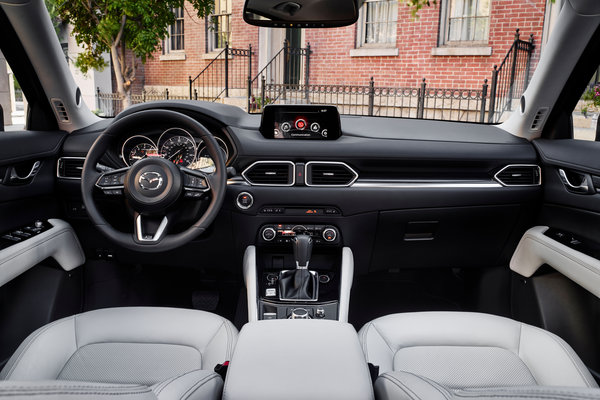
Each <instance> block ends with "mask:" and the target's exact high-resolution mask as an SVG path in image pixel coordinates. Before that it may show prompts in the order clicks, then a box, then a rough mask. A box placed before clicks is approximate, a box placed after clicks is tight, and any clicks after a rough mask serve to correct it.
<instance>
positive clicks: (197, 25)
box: [137, 0, 562, 105]
mask: <svg viewBox="0 0 600 400" xmlns="http://www.w3.org/2000/svg"><path fill="white" fill-rule="evenodd" d="M215 3H216V5H215V13H214V14H213V15H211V16H210V17H208V18H206V19H199V18H197V17H196V16H195V12H194V10H193V9H192V7H191V5H190V4H186V6H185V7H184V9H178V10H176V11H175V13H176V16H177V22H176V23H175V24H174V25H173V26H171V28H170V33H171V37H170V38H169V39H166V40H165V41H164V42H163V46H162V49H160V50H157V52H156V53H155V55H154V57H153V58H151V59H149V60H148V61H147V63H146V64H145V66H144V67H143V68H142V69H141V71H140V73H138V78H137V79H138V83H141V86H143V87H144V88H145V90H146V91H147V92H152V91H154V92H161V91H164V89H165V88H169V91H170V93H171V94H173V95H182V96H187V95H189V92H190V85H189V78H190V77H192V78H194V77H196V76H197V75H198V74H199V73H200V72H201V71H203V70H204V69H205V68H207V65H209V64H211V62H212V65H211V66H210V67H209V68H208V70H211V71H213V72H212V78H210V79H208V80H206V79H205V81H202V82H195V83H194V85H197V86H194V90H195V91H197V90H200V89H196V88H200V87H201V86H207V85H208V86H211V85H213V86H214V85H218V83H215V82H219V81H223V79H224V78H223V73H224V72H223V67H222V66H219V65H222V64H223V61H224V60H223V59H224V56H223V53H222V52H221V51H222V49H223V47H224V46H225V43H226V42H227V43H229V46H230V47H231V48H235V49H248V48H249V46H251V48H252V53H253V56H252V58H251V67H249V66H248V59H247V57H241V56H238V55H235V54H233V55H230V57H229V59H228V60H229V80H230V82H231V81H232V80H233V81H235V82H232V83H230V86H231V90H230V93H229V97H236V96H237V97H242V96H245V90H246V88H247V76H248V75H249V74H251V75H252V76H255V75H256V74H257V73H258V71H259V70H261V69H262V68H263V67H264V66H265V65H267V64H268V62H269V60H271V59H272V58H273V57H274V56H275V55H276V54H277V53H278V52H279V51H280V50H281V48H282V46H283V43H284V41H286V40H287V41H288V43H290V45H291V46H294V47H306V46H307V45H308V44H310V48H311V55H310V67H309V68H308V70H307V67H306V65H305V64H304V63H302V65H300V66H299V67H298V68H299V70H298V71H297V73H296V74H295V75H296V77H295V78H294V79H295V80H296V81H295V82H292V83H304V81H305V79H306V77H308V78H309V80H310V83H311V84H345V85H367V84H368V83H369V79H370V78H371V77H373V79H374V81H375V82H376V83H377V85H380V86H396V87H418V85H419V84H420V83H421V80H422V78H426V79H427V83H428V85H429V86H430V87H440V88H465V89H471V88H473V89H474V88H481V85H482V83H483V80H484V79H485V78H488V79H489V78H491V71H492V68H493V66H494V65H495V64H499V63H500V62H501V61H502V60H503V58H504V57H505V55H506V53H507V51H508V50H509V48H510V46H511V45H512V43H513V40H514V36H515V30H516V29H517V28H518V29H520V32H521V35H522V37H521V39H524V40H528V39H529V35H531V34H532V35H533V39H534V42H535V45H536V46H535V50H534V53H533V56H532V59H531V71H533V70H534V69H535V66H536V65H537V60H538V59H539V55H540V52H541V51H542V50H543V43H544V42H545V40H546V37H547V36H548V31H549V27H550V25H551V23H552V20H553V18H554V17H555V15H556V14H557V12H558V11H559V10H560V6H561V4H562V1H561V0H555V1H554V2H551V1H550V0H441V1H439V0H438V4H437V5H436V6H432V7H425V8H423V9H422V10H421V11H420V12H419V16H418V18H414V17H412V16H411V13H410V10H409V8H408V7H406V6H405V5H404V3H403V2H402V1H398V0H366V1H365V4H364V5H363V6H362V7H361V10H360V18H359V20H358V22H357V23H356V24H354V25H351V26H348V27H343V28H335V29H307V30H296V29H270V28H258V27H254V26H250V25H248V24H246V23H245V22H244V21H243V19H242V8H243V4H244V0H215ZM219 54H220V55H221V57H220V59H217V60H215V58H216V57H217V56H218V55H219ZM288 62H289V61H288ZM307 71H308V74H307ZM207 72H208V71H207ZM205 75H209V74H208V73H205ZM204 78H206V76H205V77H204ZM270 79H271V80H275V79H279V78H273V77H271V78H270ZM281 79H283V78H281ZM280 83H284V82H280ZM285 83H290V82H285ZM141 86H140V87H141ZM254 86H255V87H257V86H258V85H257V83H256V82H255V83H254ZM213 95H214V94H213ZM221 96H222V94H221ZM199 97H202V96H199ZM202 98H204V97H202ZM240 105H243V102H242V103H241V104H240Z"/></svg>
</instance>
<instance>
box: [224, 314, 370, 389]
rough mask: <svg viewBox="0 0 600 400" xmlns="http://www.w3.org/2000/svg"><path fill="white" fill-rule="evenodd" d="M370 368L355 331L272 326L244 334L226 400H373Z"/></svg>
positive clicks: (336, 325) (329, 325)
mask: <svg viewBox="0 0 600 400" xmlns="http://www.w3.org/2000/svg"><path fill="white" fill-rule="evenodd" d="M373 398H374V395H373V387H372V384H371V377H370V374H369V368H368V365H367V362H366V360H365V356H364V354H363V352H362V349H361V347H360V343H359V341H358V335H357V333H356V331H355V330H354V328H353V327H352V325H350V324H347V323H343V322H338V321H328V320H299V319H295V320H268V321H257V322H251V323H248V324H246V325H244V327H243V328H242V331H241V332H240V335H239V337H238V342H237V345H236V348H235V352H234V354H233V358H232V360H231V363H230V365H229V371H228V372H227V379H226V380H225V388H224V391H223V399H224V400H238V399H239V400H242V399H243V400H255V399H256V400H259V399H260V400H269V399H273V400H275V399H277V400H280V399H288V400H294V399H298V400H300V399H302V400H306V399H310V400H320V399H323V400H325V399H327V400H338V399H339V400H342V399H344V400H352V399H357V400H359V399H360V400H369V399H373Z"/></svg>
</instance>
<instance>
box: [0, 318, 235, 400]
mask: <svg viewBox="0 0 600 400" xmlns="http://www.w3.org/2000/svg"><path fill="white" fill-rule="evenodd" d="M236 340H237V330H236V328H235V327H234V326H233V325H232V324H231V323H230V322H229V321H227V320H226V319H224V318H222V317H220V316H218V315H215V314H211V313H207V312H203V311H196V310H184V309H176V308H151V307H127V308H111V309H103V310H96V311H91V312H87V313H84V314H79V315H75V316H71V317H67V318H64V319H61V320H58V321H55V322H53V323H51V324H48V325H46V326H44V327H42V328H40V329H38V330H37V331H35V332H34V333H32V334H31V335H30V336H29V337H28V338H27V339H26V340H25V341H24V342H23V343H22V344H21V346H20V347H19V348H18V349H17V351H16V352H15V354H14V355H13V356H12V357H11V358H10V360H9V361H8V363H7V364H6V366H5V367H4V369H3V370H2V372H0V380H10V381H57V380H59V381H64V382H77V381H79V382H88V383H89V382H94V383H106V384H112V385H128V384H133V385H143V386H144V387H150V386H152V389H153V390H154V391H156V392H157V394H158V398H179V397H177V396H175V397H172V396H171V395H174V393H179V392H182V391H183V393H188V395H191V394H194V393H195V394H196V395H198V396H199V397H197V398H205V399H211V398H219V397H220V393H221V391H222V387H223V380H222V379H221V377H220V376H219V375H218V374H215V373H214V372H213V369H214V367H215V365H217V364H219V363H222V362H224V361H227V360H230V359H231V356H232V353H233V348H234V346H235V342H236ZM160 393H162V395H161V394H160ZM202 393H204V394H203V395H202V396H200V395H201V394H202ZM207 393H208V394H207ZM196 395H193V396H191V397H189V398H196Z"/></svg>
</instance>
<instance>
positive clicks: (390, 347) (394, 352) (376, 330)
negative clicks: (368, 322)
mask: <svg viewBox="0 0 600 400" xmlns="http://www.w3.org/2000/svg"><path fill="white" fill-rule="evenodd" d="M373 329H375V332H377V334H378V335H379V336H381V338H382V339H383V341H384V343H385V344H386V345H387V347H388V348H389V349H390V351H391V352H392V357H393V356H394V355H395V354H396V352H397V351H398V350H394V349H393V348H392V346H391V345H390V344H389V342H388V341H387V339H386V338H385V336H383V335H382V334H381V332H379V329H377V327H376V326H375V324H373Z"/></svg>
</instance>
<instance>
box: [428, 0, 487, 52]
mask: <svg viewBox="0 0 600 400" xmlns="http://www.w3.org/2000/svg"><path fill="white" fill-rule="evenodd" d="M441 12H442V16H441V17H442V18H441V24H440V44H442V45H443V44H463V45H464V44H467V43H476V44H481V43H487V41H488V35H489V32H490V0H448V1H446V2H443V3H442V9H441Z"/></svg>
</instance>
